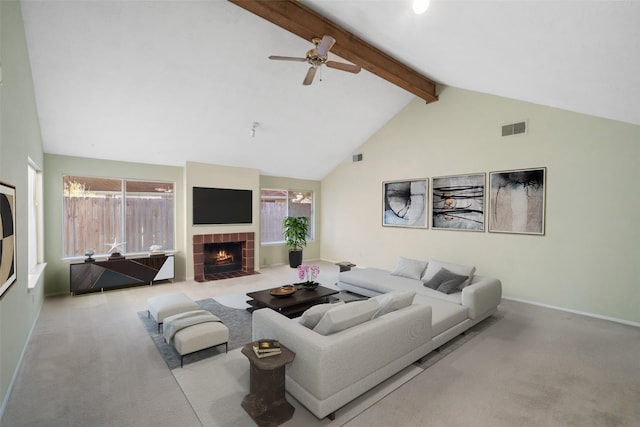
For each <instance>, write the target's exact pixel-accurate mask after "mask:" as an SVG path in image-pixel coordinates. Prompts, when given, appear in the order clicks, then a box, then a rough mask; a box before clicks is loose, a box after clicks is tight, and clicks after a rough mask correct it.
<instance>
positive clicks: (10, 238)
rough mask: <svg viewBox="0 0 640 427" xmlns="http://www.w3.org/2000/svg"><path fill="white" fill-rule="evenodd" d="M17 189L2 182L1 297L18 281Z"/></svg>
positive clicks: (0, 203) (0, 212)
mask: <svg viewBox="0 0 640 427" xmlns="http://www.w3.org/2000/svg"><path fill="white" fill-rule="evenodd" d="M15 213H16V188H15V187H14V186H12V185H9V184H5V183H2V182H0V237H1V240H0V297H2V295H3V294H4V293H5V292H6V291H7V289H9V287H11V285H12V284H13V282H15V281H16V236H15V232H16V215H15Z"/></svg>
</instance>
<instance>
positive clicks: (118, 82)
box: [22, 0, 640, 179]
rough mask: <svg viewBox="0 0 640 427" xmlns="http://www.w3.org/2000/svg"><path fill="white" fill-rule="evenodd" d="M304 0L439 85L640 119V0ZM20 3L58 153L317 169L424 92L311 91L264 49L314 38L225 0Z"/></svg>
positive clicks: (49, 148)
mask: <svg viewBox="0 0 640 427" xmlns="http://www.w3.org/2000/svg"><path fill="white" fill-rule="evenodd" d="M303 3H304V4H306V5H307V6H309V7H311V8H312V9H314V10H316V11H318V12H320V13H321V14H323V15H324V16H326V17H328V18H330V19H331V20H333V21H334V22H337V23H338V24H340V25H341V26H343V27H345V28H346V29H348V30H349V31H351V32H352V33H354V34H355V35H357V36H358V37H360V38H362V39H364V40H366V41H368V42H369V43H371V44H372V45H374V46H376V47H377V48H379V49H381V50H382V51H384V52H386V53H388V54H390V55H391V56H393V57H395V58H396V59H399V60H400V61H402V62H404V63H406V64H407V65H409V66H411V67H412V68H414V69H416V70H418V71H419V72H421V73H422V74H424V75H425V76H427V77H429V78H431V79H432V80H434V81H436V82H438V83H440V84H443V85H449V86H455V87H459V88H463V89H468V90H473V91H478V92H484V93H489V94H494V95H499V96H504V97H508V98H514V99H519V100H524V101H528V102H533V103H537V104H542V105H547V106H552V107H557V108H562V109H566V110H570V111H575V112H579V113H584V114H590V115H594V116H599V117H604V118H609V119H613V120H619V121H623V122H627V123H632V124H636V125H640V102H638V101H637V100H638V99H640V83H639V81H638V78H637V76H638V75H640V55H639V54H638V53H639V52H640V30H639V29H638V28H639V27H640V26H639V25H638V22H639V18H640V2H636V1H544V2H538V1H518V0H503V1H482V0H481V1H477V0H476V1H459V0H432V2H431V7H430V9H429V11H428V12H427V13H426V14H424V15H414V14H413V12H412V11H411V3H410V1H408V0H389V1H362V0H356V1H346V0H345V1H329V0H312V1H304V2H303ZM22 11H23V19H24V22H25V32H26V36H27V42H28V47H29V55H30V58H31V66H32V72H33V79H34V85H35V90H36V102H37V106H38V111H39V115H40V122H41V127H42V138H43V143H44V148H45V152H47V153H53V154H64V155H74V156H81V157H91V158H103V159H113V160H126V161H135V162H143V163H155V164H166V165H177V166H182V165H184V164H185V162H186V161H198V162H204V163H213V164H223V165H230V166H240V167H250V168H256V169H259V170H260V171H261V173H263V174H266V175H275V176H289V177H295V178H304V179H321V178H322V177H324V176H325V175H326V174H327V173H329V172H330V171H331V170H332V169H333V168H334V167H335V166H336V165H337V164H339V163H340V162H343V161H349V159H350V157H351V154H353V153H354V150H356V149H357V147H358V146H360V145H361V144H362V143H363V142H365V141H366V140H367V139H368V138H369V137H370V136H371V135H372V134H373V133H375V132H376V131H377V130H378V129H380V128H381V127H382V126H383V125H384V124H385V123H386V122H387V121H388V120H389V119H391V118H392V117H393V116H394V115H395V114H397V113H398V112H399V111H400V110H401V109H402V108H403V107H404V106H405V105H406V104H408V103H409V102H410V101H411V100H412V99H413V95H411V94H409V93H408V92H406V91H404V90H403V89H400V88H398V87H396V86H394V85H392V84H390V83H388V82H386V81H385V80H383V79H381V78H379V77H376V76H375V75H373V74H370V73H368V72H367V71H362V72H361V73H360V74H358V75H352V74H350V73H345V72H341V71H339V70H333V69H328V68H323V69H322V73H321V75H319V76H317V77H316V81H315V82H314V83H313V85H311V86H302V84H301V82H302V79H303V78H304V75H305V73H306V70H307V68H308V66H307V64H305V63H296V62H285V61H270V60H268V59H267V58H268V56H269V55H272V54H275V55H284V56H304V54H305V52H306V51H307V50H308V49H309V48H311V43H310V42H308V41H305V40H302V39H300V38H299V37H297V36H294V35H292V34H290V33H288V32H286V31H285V30H283V29H281V28H280V27H277V26H275V25H273V24H271V23H269V22H266V21H265V20H263V19H261V18H259V17H257V16H255V15H253V14H251V13H249V12H247V11H245V10H243V9H241V8H239V7H238V6H236V5H234V4H232V3H230V2H227V1H223V0H209V1H200V0H195V1H188V0H182V1H127V0H125V1H111V0H91V1H89V0H87V1H65V0H56V1H51V0H47V1H42V0H22ZM318 36H322V35H321V34H320V35H318ZM331 59H334V60H338V61H340V60H341V58H335V57H333V58H331ZM319 74H320V73H319ZM320 78H321V80H320ZM428 108H429V105H425V109H428ZM254 122H258V123H259V125H258V127H257V128H256V134H255V137H253V138H252V137H251V127H252V124H253V123H254Z"/></svg>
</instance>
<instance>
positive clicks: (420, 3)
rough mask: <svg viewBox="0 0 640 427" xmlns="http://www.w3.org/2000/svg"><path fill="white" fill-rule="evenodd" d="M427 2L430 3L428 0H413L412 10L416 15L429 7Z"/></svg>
mask: <svg viewBox="0 0 640 427" xmlns="http://www.w3.org/2000/svg"><path fill="white" fill-rule="evenodd" d="M429 3H431V1H430V0H413V12H414V13H415V14H416V15H420V14H421V13H425V12H426V11H427V9H429Z"/></svg>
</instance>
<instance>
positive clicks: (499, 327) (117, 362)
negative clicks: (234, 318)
mask: <svg viewBox="0 0 640 427" xmlns="http://www.w3.org/2000/svg"><path fill="white" fill-rule="evenodd" d="M317 263H318V264H320V265H321V269H322V271H321V273H320V276H321V277H320V278H319V281H320V282H321V283H323V284H325V283H335V281H336V279H337V275H338V268H337V267H336V266H335V265H333V263H328V262H322V261H320V262H317ZM296 277H297V275H296V272H295V269H291V268H289V267H288V266H282V267H272V268H266V269H263V270H261V274H256V275H252V276H246V277H243V278H238V279H228V280H220V281H215V282H205V283H196V282H176V283H166V284H158V285H154V286H143V287H139V288H130V289H122V290H114V291H109V292H104V293H97V294H90V295H84V296H76V297H71V296H65V297H57V298H47V299H45V303H44V306H43V308H42V312H41V313H40V316H39V318H38V321H37V322H36V325H35V328H34V331H33V334H32V336H31V340H30V341H29V344H28V346H27V348H26V351H25V356H24V361H23V365H22V366H21V368H20V370H19V373H18V376H17V379H16V383H15V386H14V389H13V391H12V393H11V395H10V397H9V399H8V402H7V406H6V409H5V412H4V414H3V416H2V419H1V420H0V425H1V426H2V427H22V426H28V427H34V426H46V427H58V426H60V427H87V426H91V427H103V426H104V427H120V426H122V427H129V426H136V427H145V426H149V427H175V426H180V427H187V426H188V427H196V426H202V427H208V426H209V425H212V426H213V425H220V424H215V421H214V422H212V423H211V424H206V423H204V422H201V421H200V420H199V416H201V412H200V410H199V412H198V413H197V415H198V416H196V412H195V411H194V409H193V408H192V406H191V405H192V404H193V403H192V402H190V399H188V398H187V397H185V395H184V394H183V392H182V389H181V388H180V386H179V384H178V382H177V380H176V378H175V377H174V375H173V374H172V373H174V372H175V371H179V369H176V370H174V371H170V370H169V369H167V365H166V364H165V363H164V361H163V359H162V357H161V355H160V353H159V352H158V350H157V349H156V347H155V345H154V344H153V342H152V341H151V339H150V338H149V334H148V333H147V332H146V330H145V329H144V326H143V325H142V323H141V322H140V320H139V319H138V316H137V314H136V313H137V312H139V311H140V310H144V309H146V301H147V298H149V297H152V296H157V295H160V294H165V293H169V292H184V293H186V294H187V295H188V296H189V297H190V298H191V299H193V300H201V299H205V298H218V297H220V296H223V295H230V294H236V295H238V294H243V293H246V292H250V291H254V290H258V289H266V288H268V287H276V286H280V285H281V284H282V283H288V282H291V281H293V280H295V279H296ZM494 320H495V321H494ZM491 322H492V323H491V324H490V325H489V326H487V327H485V328H484V329H483V330H481V331H480V333H478V334H476V335H475V336H473V337H472V338H471V339H470V340H468V341H466V342H465V343H464V344H463V345H462V346H461V347H459V348H458V349H456V350H454V351H453V352H451V353H449V354H447V355H446V356H444V357H441V355H440V354H437V353H435V354H434V353H432V354H431V355H430V357H433V358H434V359H431V360H432V361H433V360H437V359H439V360H437V362H436V363H434V364H433V365H432V366H430V367H429V368H428V369H426V370H425V371H424V372H423V373H421V374H419V375H417V376H415V377H414V378H412V379H411V380H410V381H408V382H406V383H405V384H403V385H402V386H401V387H399V388H397V389H396V390H394V391H393V392H392V393H390V394H388V395H387V396H386V397H384V398H383V399H381V400H380V401H379V402H377V403H376V404H374V405H373V406H371V407H369V408H368V409H366V410H365V411H364V412H362V413H361V414H360V415H358V416H356V417H355V418H353V419H352V420H351V421H349V422H348V423H347V426H348V427H360V426H363V427H364V426H367V427H368V426H396V427H418V426H438V427H440V426H461V427H466V426H474V427H484V426H487V427H489V426H490V427H502V426H505V427H511V426H543V427H546V426H550V427H555V426H579V427H583V426H587V427H588V426H598V427H600V426H635V427H637V426H638V425H640V405H638V402H640V357H638V355H640V328H637V327H632V326H626V325H621V324H617V323H613V322H609V321H606V320H599V319H593V318H588V317H584V316H580V315H576V314H571V313H566V312H562V311H556V310H551V309H545V308H542V307H536V306H533V305H528V304H523V303H518V302H515V301H508V300H505V301H503V303H502V304H501V305H500V308H499V311H498V314H497V316H494V318H492V320H491ZM485 323H486V322H483V323H481V325H485ZM478 326H480V325H478ZM203 362H204V361H203ZM244 363H247V364H248V362H247V361H244ZM423 366H424V365H423ZM189 367H190V365H186V367H185V371H184V372H183V374H186V373H187V372H189V371H188V369H189ZM3 374H4V373H3ZM241 376H242V375H238V376H237V377H238V378H239V377H241ZM203 380H206V381H208V382H210V383H211V384H212V385H214V386H217V387H221V386H222V384H223V383H222V382H219V381H218V379H217V378H216V377H215V376H213V375H205V377H204V378H203ZM235 381H236V382H238V381H241V379H236V380H235ZM245 381H248V378H246V380H245ZM245 384H246V383H245ZM241 393H244V392H241ZM239 399H240V400H238V401H234V402H230V401H227V402H226V405H223V406H224V409H225V410H228V411H231V412H237V413H236V415H235V416H236V417H238V419H239V420H241V419H242V418H240V417H244V416H245V412H244V410H243V409H242V408H241V407H240V402H241V400H242V396H240V397H239ZM211 400H213V399H211ZM204 411H205V412H206V411H210V409H209V408H205V409H204ZM296 412H298V411H296ZM208 416H209V418H207V420H212V419H213V420H216V419H217V415H216V413H208ZM338 416H340V411H338ZM232 417H233V415H232ZM207 422H210V421H207ZM243 422H244V421H238V423H236V424H227V426H231V425H235V426H244V425H247V424H242V423H243Z"/></svg>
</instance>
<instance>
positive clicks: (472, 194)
mask: <svg viewBox="0 0 640 427" xmlns="http://www.w3.org/2000/svg"><path fill="white" fill-rule="evenodd" d="M486 177H487V176H486V174H484V173H476V174H470V175H455V176H442V177H436V178H431V188H432V190H431V205H432V206H431V208H432V209H431V227H432V228H433V229H442V230H465V231H484V206H485V203H484V200H485V197H484V194H485V191H484V188H485V181H486Z"/></svg>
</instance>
